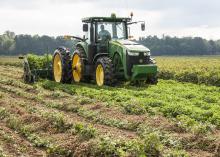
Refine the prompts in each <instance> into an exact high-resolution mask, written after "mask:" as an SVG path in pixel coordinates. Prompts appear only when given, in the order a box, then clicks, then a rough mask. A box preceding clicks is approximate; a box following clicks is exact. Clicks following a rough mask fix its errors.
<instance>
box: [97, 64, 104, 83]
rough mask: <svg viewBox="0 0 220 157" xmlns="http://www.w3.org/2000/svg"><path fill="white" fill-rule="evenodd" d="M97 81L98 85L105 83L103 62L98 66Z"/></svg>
mask: <svg viewBox="0 0 220 157" xmlns="http://www.w3.org/2000/svg"><path fill="white" fill-rule="evenodd" d="M96 83H97V85H98V86H102V85H103V84H104V69H103V67H102V65H101V64H99V65H98V66H97V68H96Z"/></svg>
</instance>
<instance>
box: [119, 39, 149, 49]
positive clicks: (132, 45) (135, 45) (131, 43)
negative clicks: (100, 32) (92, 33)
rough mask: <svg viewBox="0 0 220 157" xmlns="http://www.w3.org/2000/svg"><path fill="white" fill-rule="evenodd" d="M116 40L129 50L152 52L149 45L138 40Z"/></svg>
mask: <svg viewBox="0 0 220 157" xmlns="http://www.w3.org/2000/svg"><path fill="white" fill-rule="evenodd" d="M115 42H117V43H119V44H120V45H122V46H124V47H125V48H126V49H127V50H128V51H131V52H150V50H149V49H148V48H147V47H145V46H143V45H141V44H139V43H137V42H134V41H130V40H117V41H115Z"/></svg>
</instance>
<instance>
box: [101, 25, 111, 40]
mask: <svg viewBox="0 0 220 157" xmlns="http://www.w3.org/2000/svg"><path fill="white" fill-rule="evenodd" d="M100 29H101V31H100V32H99V34H98V37H99V39H101V40H102V41H107V40H110V39H111V34H110V33H109V32H108V31H107V30H105V26H104V25H101V26H100Z"/></svg>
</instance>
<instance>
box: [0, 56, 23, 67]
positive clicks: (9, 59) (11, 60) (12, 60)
mask: <svg viewBox="0 0 220 157" xmlns="http://www.w3.org/2000/svg"><path fill="white" fill-rule="evenodd" d="M0 65H9V66H19V67H22V66H23V63H22V60H20V59H18V56H0Z"/></svg>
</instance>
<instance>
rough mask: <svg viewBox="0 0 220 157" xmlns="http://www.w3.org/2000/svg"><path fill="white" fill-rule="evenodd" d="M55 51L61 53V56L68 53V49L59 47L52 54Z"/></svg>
mask: <svg viewBox="0 0 220 157" xmlns="http://www.w3.org/2000/svg"><path fill="white" fill-rule="evenodd" d="M57 50H58V51H59V52H60V53H61V54H65V53H70V50H69V49H68V48H66V47H65V46H59V47H57V48H56V50H55V51H54V54H55V53H56V52H57Z"/></svg>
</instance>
